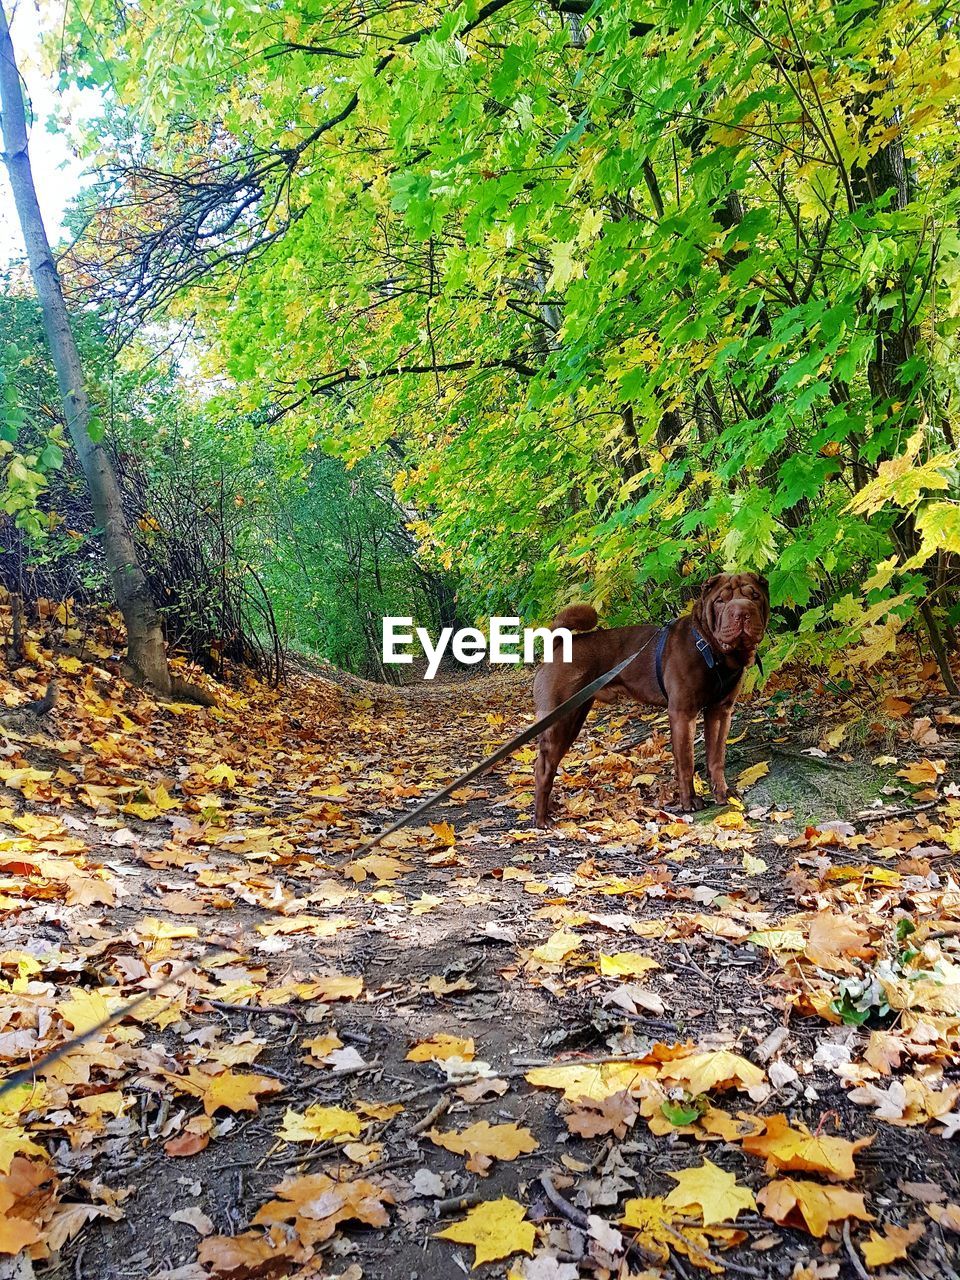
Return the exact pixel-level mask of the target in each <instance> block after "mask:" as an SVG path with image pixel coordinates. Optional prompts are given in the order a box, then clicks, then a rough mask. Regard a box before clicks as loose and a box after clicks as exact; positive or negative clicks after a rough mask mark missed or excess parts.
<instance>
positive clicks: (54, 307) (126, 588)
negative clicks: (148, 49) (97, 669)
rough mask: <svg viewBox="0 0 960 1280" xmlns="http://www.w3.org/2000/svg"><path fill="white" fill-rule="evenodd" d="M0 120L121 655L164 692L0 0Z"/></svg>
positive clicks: (156, 639)
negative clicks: (122, 638) (93, 425)
mask: <svg viewBox="0 0 960 1280" xmlns="http://www.w3.org/2000/svg"><path fill="white" fill-rule="evenodd" d="M0 113H2V117H0V123H2V128H3V146H4V157H3V158H4V161H5V163H6V166H7V173H8V174H9V175H10V186H11V187H12V188H13V198H14V201H15V202H16V206H17V214H18V217H19V219H20V227H21V229H22V231H23V238H24V241H25V243H26V246H27V257H28V260H29V262H30V274H31V276H32V277H33V284H34V288H35V289H36V291H37V298H38V299H39V302H40V310H41V313H42V316H43V329H44V333H45V334H46V337H47V344H48V346H49V348H50V354H51V356H52V357H53V363H54V367H55V369H56V371H57V385H58V386H59V388H60V396H61V398H62V400H63V409H64V415H65V417H66V420H67V427H68V429H69V431H70V438H71V439H72V441H73V445H74V448H75V449H76V451H77V457H78V458H79V459H80V465H81V467H82V468H83V474H84V475H85V476H86V480H87V486H88V488H89V490H90V498H91V502H92V505H93V513H94V518H95V520H96V522H97V525H98V527H99V528H100V529H101V530H102V536H103V549H104V555H105V557H106V561H107V568H108V570H109V572H110V579H111V582H112V584H113V591H114V595H115V597H116V601H117V604H118V605H119V607H120V612H121V613H122V614H123V620H124V622H125V623H126V628H127V661H128V663H129V665H130V667H131V668H132V671H133V674H134V675H135V676H136V677H137V678H139V679H141V680H145V681H147V682H149V683H150V684H152V685H154V686H155V687H156V688H157V689H159V690H160V691H161V692H162V693H169V692H170V672H169V669H168V667H167V655H166V649H165V647H164V643H163V635H162V633H161V630H160V622H159V618H158V616H157V611H156V609H155V607H154V603H153V600H152V598H151V595H150V590H149V588H148V586H147V581H146V578H145V577H144V575H143V570H142V569H141V567H140V564H139V561H138V560H137V551H136V546H135V545H134V541H133V538H132V536H131V534H130V529H129V527H128V525H127V521H126V517H125V515H124V512H123V504H122V501H121V494H120V486H119V484H118V483H117V477H116V474H115V473H114V470H113V466H112V463H111V461H110V458H109V456H108V454H107V452H106V450H105V449H104V447H103V445H102V444H101V443H100V442H99V441H94V440H92V439H91V438H90V432H89V425H90V401H89V398H88V396H87V392H86V388H85V386H84V382H83V370H82V368H81V364H80V355H79V352H78V351H77V344H76V342H75V340H74V337H73V332H72V330H71V328H70V317H69V315H68V313H67V306H66V303H65V302H64V299H63V291H62V289H61V287H60V276H59V275H58V273H57V268H56V264H55V263H54V260H53V255H52V253H51V252H50V244H49V241H48V240H47V233H46V231H45V229H44V225H43V218H42V216H41V213H40V206H39V204H38V203H37V192H36V187H35V186H34V182H33V172H32V170H31V167H30V153H29V151H28V149H27V122H26V116H25V113H24V107H23V94H22V92H21V87H20V72H19V70H18V68H17V63H16V58H15V56H14V52H13V42H12V41H11V39H10V28H9V26H8V24H7V15H6V13H5V11H4V8H3V5H2V3H0Z"/></svg>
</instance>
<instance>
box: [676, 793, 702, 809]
mask: <svg viewBox="0 0 960 1280" xmlns="http://www.w3.org/2000/svg"><path fill="white" fill-rule="evenodd" d="M702 808H703V801H702V800H701V799H700V797H699V796H697V795H693V796H682V797H681V798H680V812H681V813H699V812H700V810H701V809H702Z"/></svg>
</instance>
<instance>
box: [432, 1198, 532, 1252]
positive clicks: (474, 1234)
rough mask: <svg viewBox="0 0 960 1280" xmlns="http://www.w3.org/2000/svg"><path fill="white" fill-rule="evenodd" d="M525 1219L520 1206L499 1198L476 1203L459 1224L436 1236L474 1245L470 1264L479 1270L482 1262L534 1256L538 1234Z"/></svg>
mask: <svg viewBox="0 0 960 1280" xmlns="http://www.w3.org/2000/svg"><path fill="white" fill-rule="evenodd" d="M526 1216H527V1211H526V1209H525V1208H524V1207H523V1205H522V1204H518V1203H517V1201H516V1200H510V1199H509V1198H508V1197H507V1196H501V1197H500V1199H499V1200H486V1201H484V1203H483V1204H478V1205H477V1206H476V1208H474V1209H471V1210H470V1212H469V1213H468V1214H467V1216H466V1217H465V1218H464V1219H463V1220H462V1221H461V1222H455V1223H454V1224H453V1226H452V1227H447V1229H446V1230H445V1231H437V1232H436V1233H435V1235H436V1237H437V1239H440V1240H454V1241H456V1242H457V1244H471V1245H473V1248H474V1251H475V1252H474V1257H473V1265H474V1267H479V1266H480V1264H481V1263H482V1262H496V1261H498V1259H500V1258H509V1257H510V1255H511V1254H514V1253H530V1254H532V1253H533V1242H534V1240H535V1239H536V1235H537V1233H536V1228H535V1227H534V1225H533V1223H532V1222H526V1221H524V1219H525V1218H526Z"/></svg>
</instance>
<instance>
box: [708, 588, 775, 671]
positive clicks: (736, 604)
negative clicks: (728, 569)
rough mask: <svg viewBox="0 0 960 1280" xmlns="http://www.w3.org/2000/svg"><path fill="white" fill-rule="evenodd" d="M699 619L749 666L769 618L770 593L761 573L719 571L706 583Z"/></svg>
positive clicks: (716, 638) (719, 644)
mask: <svg viewBox="0 0 960 1280" xmlns="http://www.w3.org/2000/svg"><path fill="white" fill-rule="evenodd" d="M698 612H699V614H700V619H701V621H702V623H703V624H704V626H705V627H706V629H707V630H708V631H710V632H711V633H712V635H713V638H714V639H715V640H716V642H717V644H718V646H719V647H720V648H721V649H722V650H723V652H724V653H730V654H732V655H736V657H737V658H738V659H739V660H741V661H742V662H743V664H744V666H749V665H750V663H751V662H753V660H754V657H755V655H756V650H757V646H758V645H759V643H760V641H761V640H762V639H763V633H764V631H765V630H766V628H767V622H768V620H769V618H770V592H769V590H768V589H767V584H766V581H765V579H763V578H761V576H760V575H759V574H758V573H718V574H717V575H716V576H715V577H713V578H710V579H709V581H707V582H705V583H704V586H703V591H702V592H701V594H700V600H699V602H698Z"/></svg>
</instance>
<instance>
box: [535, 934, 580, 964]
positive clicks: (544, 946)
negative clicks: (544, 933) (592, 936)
mask: <svg viewBox="0 0 960 1280" xmlns="http://www.w3.org/2000/svg"><path fill="white" fill-rule="evenodd" d="M582 946H583V939H582V938H581V937H580V936H579V935H578V934H576V933H569V932H568V931H567V930H566V929H557V931H556V932H555V933H552V934H551V935H550V937H549V938H548V939H547V940H546V942H543V943H541V944H540V946H539V947H535V948H534V950H533V951H531V952H530V959H531V960H532V961H534V962H535V963H537V964H562V963H563V962H564V960H566V959H567V957H568V956H570V955H573V953H574V952H575V951H577V950H579V948H580V947H582Z"/></svg>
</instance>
